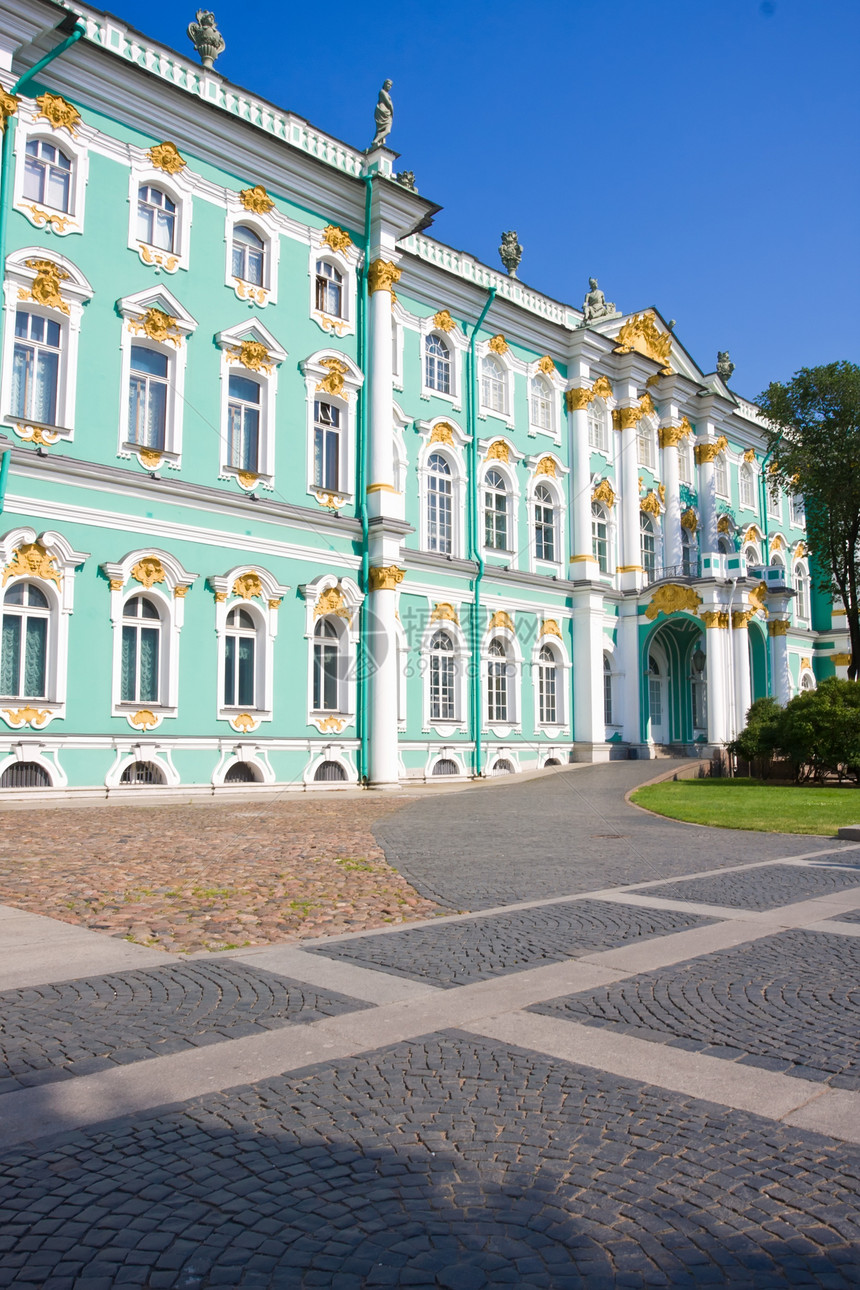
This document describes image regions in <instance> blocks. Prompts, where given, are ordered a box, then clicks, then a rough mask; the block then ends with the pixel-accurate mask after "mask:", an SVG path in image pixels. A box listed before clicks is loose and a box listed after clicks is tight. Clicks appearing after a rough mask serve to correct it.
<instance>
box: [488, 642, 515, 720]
mask: <svg viewBox="0 0 860 1290" xmlns="http://www.w3.org/2000/svg"><path fill="white" fill-rule="evenodd" d="M487 652H488V654H489V656H490V661H489V666H488V669H487V720H488V721H507V720H508V708H509V707H510V703H509V696H508V651H507V650H506V649H505V645H504V641H501V640H499V638H498V637H495V638H494V639H493V640H491V641H490V648H489V650H488V651H487Z"/></svg>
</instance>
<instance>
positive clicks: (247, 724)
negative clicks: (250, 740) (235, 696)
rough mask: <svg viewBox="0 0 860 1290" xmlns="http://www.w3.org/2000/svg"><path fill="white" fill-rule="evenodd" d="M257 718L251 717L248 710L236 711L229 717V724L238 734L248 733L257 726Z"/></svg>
mask: <svg viewBox="0 0 860 1290" xmlns="http://www.w3.org/2000/svg"><path fill="white" fill-rule="evenodd" d="M257 724H258V723H257V720H256V718H255V717H252V716H251V714H250V712H237V713H236V715H235V717H231V718H230V725H231V726H232V727H233V729H234V730H235V731H237V732H238V733H239V734H243V735H248V734H250V733H251V731H252V730H256V728H257Z"/></svg>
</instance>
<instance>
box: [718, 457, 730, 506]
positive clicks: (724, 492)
mask: <svg viewBox="0 0 860 1290" xmlns="http://www.w3.org/2000/svg"><path fill="white" fill-rule="evenodd" d="M714 489H715V491H716V494H717V496H718V497H728V495H729V468H728V466H727V464H726V454H725V453H724V452H718V453H717V455H716V457H715V458H714Z"/></svg>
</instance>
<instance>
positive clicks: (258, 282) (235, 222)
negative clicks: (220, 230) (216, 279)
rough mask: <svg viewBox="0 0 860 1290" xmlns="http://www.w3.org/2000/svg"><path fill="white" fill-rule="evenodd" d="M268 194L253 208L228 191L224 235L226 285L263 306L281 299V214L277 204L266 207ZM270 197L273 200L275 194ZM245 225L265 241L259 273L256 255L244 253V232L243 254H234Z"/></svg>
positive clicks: (243, 298) (260, 197)
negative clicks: (238, 232)
mask: <svg viewBox="0 0 860 1290" xmlns="http://www.w3.org/2000/svg"><path fill="white" fill-rule="evenodd" d="M250 191H251V193H252V196H251V198H250V199H249V200H251V201H252V202H253V200H254V199H253V190H250ZM266 196H267V195H264V194H262V193H261V194H259V198H258V200H257V203H256V206H255V207H253V208H249V207H247V206H245V205H244V203H243V201H242V198H241V197H240V195H239V194H238V193H235V192H228V194H227V221H226V229H225V238H224V240H225V243H226V252H227V254H226V261H225V269H224V282H225V285H226V286H228V287H232V289H233V291H234V292H235V293H236V295H237V297H238V298H239V300H245V301H250V302H251V303H252V304H255V305H258V306H259V307H260V308H261V309H262V308H265V306H266V305H268V304H276V303H277V300H278V261H279V258H280V249H281V239H280V228H279V218H278V214H277V211H276V209H275V207H274V205H273V206H272V207H271V208H270V210H268V211H266V210H265V205H266ZM269 200H270V201H271V198H269ZM243 228H247V229H249V230H250V231H251V233H253V234H256V236H257V237H258V238H259V239H260V241H261V243H262V257H261V258H262V264H261V266H260V272H259V273H258V272H256V269H257V261H256V257H254V256H249V255H248V254H247V253H245V254H242V253H241V242H242V238H241V234H240V236H239V238H238V241H237V246H238V247H239V255H238V256H236V255H234V234H235V232H236V230H237V229H240V230H241V229H243ZM237 259H239V260H242V264H241V265H240V264H238V263H236V260H237ZM240 268H241V270H242V272H241V273H237V272H236V270H237V269H240Z"/></svg>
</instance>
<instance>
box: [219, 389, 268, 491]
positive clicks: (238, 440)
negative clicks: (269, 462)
mask: <svg viewBox="0 0 860 1290" xmlns="http://www.w3.org/2000/svg"><path fill="white" fill-rule="evenodd" d="M260 402H261V391H260V383H259V381H255V380H252V378H251V377H249V376H237V375H235V374H234V373H232V372H231V374H230V376H229V377H228V381H227V464H228V465H229V466H233V467H234V468H235V469H236V470H241V471H249V472H251V473H252V474H256V473H257V471H258V470H259V468H260Z"/></svg>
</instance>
